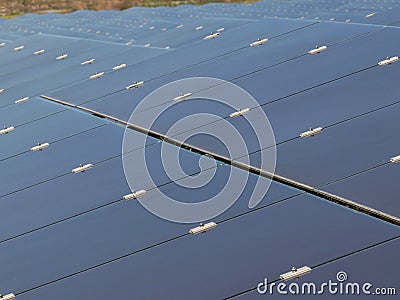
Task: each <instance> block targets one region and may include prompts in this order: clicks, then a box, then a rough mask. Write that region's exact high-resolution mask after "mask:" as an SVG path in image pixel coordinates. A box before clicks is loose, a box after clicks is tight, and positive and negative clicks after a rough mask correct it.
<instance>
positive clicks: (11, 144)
mask: <svg viewBox="0 0 400 300" xmlns="http://www.w3.org/2000/svg"><path fill="white" fill-rule="evenodd" d="M65 122H67V123H65ZM104 123H105V122H104V121H103V120H101V119H98V118H88V117H87V115H86V114H83V113H81V112H77V111H72V110H66V111H64V112H60V113H59V114H53V115H52V116H49V117H47V118H45V119H43V120H38V121H35V122H32V123H29V124H26V125H22V126H19V127H17V128H16V130H14V131H13V132H12V133H10V134H8V135H5V136H1V138H2V139H1V143H2V145H4V146H2V147H1V149H0V161H1V160H4V159H6V158H7V157H10V156H13V155H16V154H19V153H21V152H25V151H29V149H30V148H31V147H33V146H36V144H37V143H45V142H46V143H47V142H48V143H51V144H53V143H55V142H59V141H61V140H63V139H65V138H67V137H69V136H73V135H76V134H79V133H80V132H83V131H87V130H90V129H93V128H95V127H98V126H100V125H104ZM66 124H68V125H66Z"/></svg>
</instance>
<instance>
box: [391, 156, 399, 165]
mask: <svg viewBox="0 0 400 300" xmlns="http://www.w3.org/2000/svg"><path fill="white" fill-rule="evenodd" d="M390 162H392V163H395V164H396V163H399V162H400V155H398V156H395V157H392V158H391V159H390Z"/></svg>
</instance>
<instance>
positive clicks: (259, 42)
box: [250, 38, 268, 47]
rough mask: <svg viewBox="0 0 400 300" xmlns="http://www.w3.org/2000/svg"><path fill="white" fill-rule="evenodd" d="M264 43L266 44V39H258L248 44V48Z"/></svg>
mask: <svg viewBox="0 0 400 300" xmlns="http://www.w3.org/2000/svg"><path fill="white" fill-rule="evenodd" d="M266 42H268V39H267V38H265V39H258V40H257V41H255V42H253V43H251V44H250V46H252V47H253V46H261V45H262V44H265V43H266Z"/></svg>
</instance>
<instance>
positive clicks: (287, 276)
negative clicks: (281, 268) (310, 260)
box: [279, 266, 312, 281]
mask: <svg viewBox="0 0 400 300" xmlns="http://www.w3.org/2000/svg"><path fill="white" fill-rule="evenodd" d="M311 270H312V269H311V268H310V267H307V266H304V267H301V268H298V269H297V268H295V267H293V268H292V270H291V271H290V272H287V273H284V274H281V275H280V276H279V278H280V279H282V280H284V281H288V280H291V279H295V278H299V277H300V276H303V275H306V274H308V273H310V272H311Z"/></svg>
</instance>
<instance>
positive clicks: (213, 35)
mask: <svg viewBox="0 0 400 300" xmlns="http://www.w3.org/2000/svg"><path fill="white" fill-rule="evenodd" d="M217 36H219V32H216V33H212V32H211V33H210V34H209V35H207V36H205V37H204V38H203V40H211V39H214V38H216V37H217Z"/></svg>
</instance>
